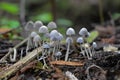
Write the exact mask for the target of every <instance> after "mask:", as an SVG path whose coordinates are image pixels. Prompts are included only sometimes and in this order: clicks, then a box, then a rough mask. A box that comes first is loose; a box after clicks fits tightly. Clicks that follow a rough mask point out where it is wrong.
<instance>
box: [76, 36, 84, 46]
mask: <svg viewBox="0 0 120 80" xmlns="http://www.w3.org/2000/svg"><path fill="white" fill-rule="evenodd" d="M76 42H77V43H80V44H82V43H83V42H84V40H83V38H82V37H79V38H77V41H76Z"/></svg>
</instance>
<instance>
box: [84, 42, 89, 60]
mask: <svg viewBox="0 0 120 80" xmlns="http://www.w3.org/2000/svg"><path fill="white" fill-rule="evenodd" d="M83 45H84V49H85V52H86V55H87V58H88V59H90V57H89V53H88V51H87V48H86V47H85V43H83Z"/></svg>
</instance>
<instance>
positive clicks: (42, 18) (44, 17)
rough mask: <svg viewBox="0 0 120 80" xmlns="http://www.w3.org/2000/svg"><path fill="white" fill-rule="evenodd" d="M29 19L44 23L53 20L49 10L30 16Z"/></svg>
mask: <svg viewBox="0 0 120 80" xmlns="http://www.w3.org/2000/svg"><path fill="white" fill-rule="evenodd" d="M30 19H32V20H33V21H36V20H40V21H42V22H45V23H48V22H50V21H53V17H52V14H51V13H49V12H46V13H42V14H39V15H36V16H32V17H31V18H30Z"/></svg>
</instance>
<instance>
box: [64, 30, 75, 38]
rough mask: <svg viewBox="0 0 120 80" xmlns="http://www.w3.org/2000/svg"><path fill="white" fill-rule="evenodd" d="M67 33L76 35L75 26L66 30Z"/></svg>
mask: <svg viewBox="0 0 120 80" xmlns="http://www.w3.org/2000/svg"><path fill="white" fill-rule="evenodd" d="M66 35H69V36H71V35H75V30H74V29H73V28H68V29H67V31H66Z"/></svg>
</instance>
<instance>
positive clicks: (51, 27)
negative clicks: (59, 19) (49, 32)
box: [47, 21, 57, 29]
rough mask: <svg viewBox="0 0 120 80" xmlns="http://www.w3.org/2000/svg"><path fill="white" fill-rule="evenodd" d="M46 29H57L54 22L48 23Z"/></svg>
mask: <svg viewBox="0 0 120 80" xmlns="http://www.w3.org/2000/svg"><path fill="white" fill-rule="evenodd" d="M47 27H48V28H49V29H55V28H57V25H56V23H55V22H53V21H51V22H49V23H48V25H47Z"/></svg>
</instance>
